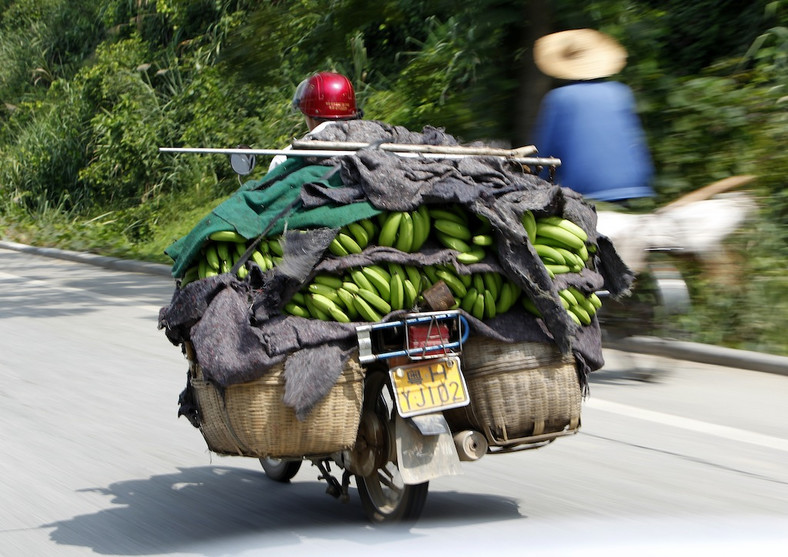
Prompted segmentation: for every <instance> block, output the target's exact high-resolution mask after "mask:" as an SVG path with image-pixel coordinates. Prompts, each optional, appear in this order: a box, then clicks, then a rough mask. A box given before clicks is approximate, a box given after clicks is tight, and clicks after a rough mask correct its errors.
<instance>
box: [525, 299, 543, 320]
mask: <svg viewBox="0 0 788 557" xmlns="http://www.w3.org/2000/svg"><path fill="white" fill-rule="evenodd" d="M520 300H521V302H520V303H521V304H522V305H523V308H525V311H527V312H528V313H532V314H533V315H535V316H536V317H542V312H540V311H539V310H538V309H537V307H536V304H534V302H533V300H531V298H529V297H528V296H523V297H522V298H520Z"/></svg>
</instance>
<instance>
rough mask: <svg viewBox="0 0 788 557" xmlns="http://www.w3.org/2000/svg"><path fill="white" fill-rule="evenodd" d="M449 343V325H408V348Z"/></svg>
mask: <svg viewBox="0 0 788 557" xmlns="http://www.w3.org/2000/svg"><path fill="white" fill-rule="evenodd" d="M448 343H449V327H448V325H436V324H435V323H432V324H427V325H410V326H409V327H408V348H409V349H410V350H413V349H416V348H425V347H427V346H440V345H441V344H448Z"/></svg>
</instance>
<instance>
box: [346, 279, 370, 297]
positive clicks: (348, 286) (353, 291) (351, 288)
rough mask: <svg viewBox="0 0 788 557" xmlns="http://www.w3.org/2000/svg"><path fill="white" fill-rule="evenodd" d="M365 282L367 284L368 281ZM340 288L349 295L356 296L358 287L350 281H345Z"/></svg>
mask: <svg viewBox="0 0 788 557" xmlns="http://www.w3.org/2000/svg"><path fill="white" fill-rule="evenodd" d="M367 282H369V281H367ZM369 286H370V287H372V284H370V285H369ZM342 288H344V289H345V290H347V291H348V292H350V293H351V294H358V290H359V285H358V284H356V283H355V282H352V281H350V280H346V281H343V282H342Z"/></svg>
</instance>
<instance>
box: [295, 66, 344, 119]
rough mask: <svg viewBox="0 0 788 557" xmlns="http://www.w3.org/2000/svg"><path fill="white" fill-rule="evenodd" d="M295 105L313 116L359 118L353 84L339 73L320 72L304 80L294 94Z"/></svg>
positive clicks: (322, 117) (321, 117)
mask: <svg viewBox="0 0 788 557" xmlns="http://www.w3.org/2000/svg"><path fill="white" fill-rule="evenodd" d="M293 107H294V108H297V109H298V110H300V111H301V112H303V113H304V114H306V115H307V116H310V117H312V118H320V119H324V120H343V119H350V118H358V111H357V110H356V93H355V92H354V91H353V85H352V84H351V83H350V80H349V79H348V78H346V77H345V76H344V75H341V74H338V73H332V72H320V73H317V74H315V75H313V76H311V77H308V78H307V79H305V80H304V81H302V82H301V83H300V84H299V85H298V88H297V89H296V92H295V95H294V96H293Z"/></svg>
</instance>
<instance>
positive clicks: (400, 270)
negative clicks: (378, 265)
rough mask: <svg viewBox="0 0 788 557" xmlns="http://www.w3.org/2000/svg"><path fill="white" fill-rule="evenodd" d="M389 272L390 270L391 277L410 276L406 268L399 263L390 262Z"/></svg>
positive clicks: (402, 277) (403, 277)
mask: <svg viewBox="0 0 788 557" xmlns="http://www.w3.org/2000/svg"><path fill="white" fill-rule="evenodd" d="M388 272H389V277H393V276H394V275H399V277H400V278H401V279H402V280H405V279H406V278H408V275H407V273H405V268H404V267H403V266H402V265H400V264H399V263H389V264H388Z"/></svg>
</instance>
